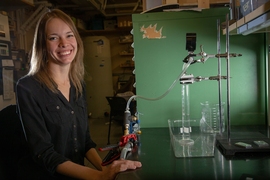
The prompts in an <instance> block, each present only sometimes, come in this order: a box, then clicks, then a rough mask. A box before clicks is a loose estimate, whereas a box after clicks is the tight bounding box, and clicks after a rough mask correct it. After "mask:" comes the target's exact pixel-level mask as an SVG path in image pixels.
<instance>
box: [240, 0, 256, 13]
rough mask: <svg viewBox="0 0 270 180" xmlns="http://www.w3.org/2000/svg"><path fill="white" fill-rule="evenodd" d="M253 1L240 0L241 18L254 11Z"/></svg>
mask: <svg viewBox="0 0 270 180" xmlns="http://www.w3.org/2000/svg"><path fill="white" fill-rule="evenodd" d="M253 3H254V0H240V12H241V14H242V15H243V16H246V15H247V14H249V13H251V12H252V11H253V10H254V7H253Z"/></svg>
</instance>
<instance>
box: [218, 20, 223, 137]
mask: <svg viewBox="0 0 270 180" xmlns="http://www.w3.org/2000/svg"><path fill="white" fill-rule="evenodd" d="M217 32H218V33H217V53H218V54H220V20H219V19H218V20H217ZM221 96H222V95H221V59H220V57H218V102H219V133H220V135H221V134H222V130H223V122H222V108H221V107H222V97H221Z"/></svg>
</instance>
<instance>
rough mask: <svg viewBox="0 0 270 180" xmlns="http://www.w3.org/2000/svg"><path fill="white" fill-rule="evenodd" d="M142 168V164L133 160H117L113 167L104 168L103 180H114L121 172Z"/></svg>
mask: <svg viewBox="0 0 270 180" xmlns="http://www.w3.org/2000/svg"><path fill="white" fill-rule="evenodd" d="M140 167H142V163H141V162H139V161H131V160H124V159H120V160H116V161H113V162H112V164H111V165H109V166H107V168H104V171H103V175H104V177H103V178H102V179H108V180H112V179H114V178H115V177H116V175H117V174H118V173H119V172H123V171H126V170H128V169H137V168H140Z"/></svg>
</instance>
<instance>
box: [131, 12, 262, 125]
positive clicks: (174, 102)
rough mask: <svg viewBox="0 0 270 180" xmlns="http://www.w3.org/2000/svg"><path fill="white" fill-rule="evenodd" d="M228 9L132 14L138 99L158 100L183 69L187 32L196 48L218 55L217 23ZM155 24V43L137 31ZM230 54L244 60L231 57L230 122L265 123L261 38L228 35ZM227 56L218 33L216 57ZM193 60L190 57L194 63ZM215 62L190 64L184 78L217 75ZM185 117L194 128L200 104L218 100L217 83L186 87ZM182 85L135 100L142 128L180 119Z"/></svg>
mask: <svg viewBox="0 0 270 180" xmlns="http://www.w3.org/2000/svg"><path fill="white" fill-rule="evenodd" d="M227 13H228V9H227V8H214V9H209V10H203V11H202V12H192V11H184V12H161V13H148V14H135V15H133V35H134V50H135V71H136V73H135V74H136V89H137V95H140V96H143V97H147V98H157V97H159V96H161V95H162V94H163V93H165V92H166V91H167V90H168V89H169V87H170V86H171V84H172V83H173V82H174V80H176V78H177V77H178V76H179V74H180V73H181V71H182V66H183V59H184V58H185V57H186V56H187V55H188V52H187V51H186V49H185V45H186V33H196V34H197V48H196V50H195V53H199V52H200V45H203V50H204V51H205V52H206V53H207V54H216V53H217V20H218V19H219V20H220V22H224V21H225V17H226V14H227ZM155 24H156V30H160V29H161V28H162V36H163V38H160V39H148V38H143V32H141V31H140V28H141V27H143V26H144V27H148V26H150V25H152V26H153V25H155ZM229 39H230V52H231V53H240V54H242V55H243V56H241V57H236V58H231V59H230V71H231V79H230V81H231V83H230V86H231V106H230V107H231V108H230V111H231V113H230V115H231V124H232V125H240V124H248V125H252V124H265V122H266V120H265V118H266V117H265V116H266V110H265V109H266V93H265V92H266V90H265V87H266V85H265V81H266V77H265V74H266V73H265V64H266V63H265V59H266V56H265V52H264V50H265V45H264V41H265V35H264V34H252V35H248V36H243V35H233V36H230V37H229ZM225 52H226V36H225V35H222V34H221V53H225ZM198 58H199V57H196V58H195V59H198ZM217 60H218V59H217V58H210V59H208V60H207V61H206V63H204V64H203V63H196V64H194V65H191V66H190V67H189V68H188V70H187V74H193V75H194V76H195V77H196V76H202V77H209V76H216V75H217ZM221 60H222V75H226V59H224V58H223V59H221ZM189 88H190V109H191V110H190V116H191V119H195V120H197V121H196V122H195V123H193V124H192V125H199V120H200V118H201V105H200V103H201V102H205V101H211V102H218V82H217V81H202V82H197V83H194V84H191V85H190V86H189ZM226 93H227V81H226V80H223V81H222V99H223V101H225V102H227V100H226V98H227V96H226ZM181 98H182V96H181V85H180V83H179V82H177V83H176V85H175V87H174V88H173V89H172V90H171V91H170V93H169V94H168V95H167V96H165V97H164V98H162V99H160V100H158V101H148V100H144V99H140V98H138V99H137V102H138V103H137V108H138V112H139V113H141V115H140V120H141V127H146V128H147V127H167V126H168V124H167V120H168V119H181V115H182V112H181V107H182V106H181Z"/></svg>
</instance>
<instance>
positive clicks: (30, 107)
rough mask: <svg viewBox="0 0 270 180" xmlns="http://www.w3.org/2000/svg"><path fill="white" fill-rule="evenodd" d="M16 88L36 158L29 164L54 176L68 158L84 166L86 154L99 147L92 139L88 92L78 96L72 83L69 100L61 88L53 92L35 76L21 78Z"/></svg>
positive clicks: (22, 115) (20, 108) (33, 155)
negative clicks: (87, 101) (88, 112)
mask: <svg viewBox="0 0 270 180" xmlns="http://www.w3.org/2000/svg"><path fill="white" fill-rule="evenodd" d="M16 90H17V92H16V94H17V105H18V108H19V112H20V115H21V117H20V118H21V121H22V124H23V127H24V130H25V136H26V140H27V142H28V145H29V148H30V152H29V153H30V156H29V157H31V158H32V160H30V161H28V163H29V162H31V161H32V162H33V163H36V166H38V167H40V169H41V170H42V171H43V172H44V170H45V172H47V173H48V174H51V175H52V174H55V170H56V167H57V165H59V164H61V163H63V162H65V161H67V160H71V161H73V162H75V163H78V164H81V165H83V164H84V157H85V153H86V152H87V151H88V150H89V149H90V148H94V147H95V146H96V144H95V143H94V142H93V141H92V139H91V138H90V133H89V126H88V116H87V106H86V98H85V95H83V96H80V97H79V98H76V95H75V88H74V86H73V85H71V88H70V99H69V101H67V99H66V98H65V97H64V96H63V95H62V94H61V92H60V91H59V93H53V92H52V91H50V90H49V89H48V88H47V87H46V86H45V85H43V84H41V83H40V82H39V81H37V80H36V79H35V78H34V77H33V76H26V77H24V78H21V79H20V80H19V81H18V83H17V89H16ZM29 171H31V169H29ZM24 173H25V172H24ZM29 173H30V172H29Z"/></svg>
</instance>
